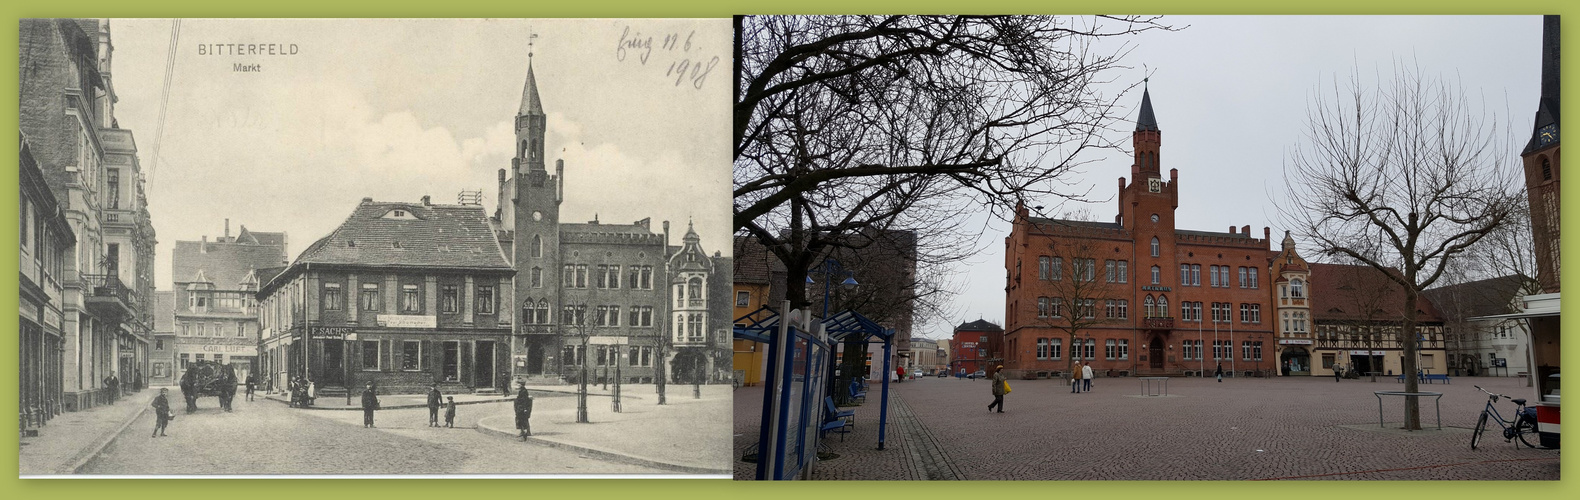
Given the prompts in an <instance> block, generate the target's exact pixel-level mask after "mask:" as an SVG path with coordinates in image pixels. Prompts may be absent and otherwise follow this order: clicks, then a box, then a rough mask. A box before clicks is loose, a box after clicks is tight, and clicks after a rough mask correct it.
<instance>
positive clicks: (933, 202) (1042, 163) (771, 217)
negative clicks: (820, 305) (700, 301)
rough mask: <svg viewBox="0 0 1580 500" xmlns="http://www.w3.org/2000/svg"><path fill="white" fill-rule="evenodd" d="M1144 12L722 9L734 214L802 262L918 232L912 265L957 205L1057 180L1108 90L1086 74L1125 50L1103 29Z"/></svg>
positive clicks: (795, 284)
mask: <svg viewBox="0 0 1580 500" xmlns="http://www.w3.org/2000/svg"><path fill="white" fill-rule="evenodd" d="M1155 21H1156V18H1154V17H1096V18H1065V17H1029V16H762V17H757V16H753V17H737V18H736V19H735V27H736V29H735V33H736V39H735V50H736V58H735V61H736V67H735V77H736V78H735V80H736V94H735V121H734V134H735V151H734V152H735V183H734V187H735V193H734V196H735V228H736V230H738V231H743V232H745V233H747V234H750V235H752V236H754V237H756V238H757V239H758V240H760V241H761V242H762V243H763V244H764V245H765V246H767V247H768V248H769V250H770V251H772V252H773V253H774V255H775V256H777V257H778V258H779V259H780V260H781V261H782V262H783V263H784V264H785V267H786V269H787V279H786V283H785V285H786V297H787V298H788V299H789V300H790V301H791V302H792V305H793V306H794V307H804V306H806V305H808V303H809V302H808V301H807V296H808V294H807V291H806V283H805V280H804V279H803V278H802V277H803V276H805V275H806V270H807V269H809V268H810V267H812V266H815V265H817V264H818V262H819V259H820V258H821V257H822V256H823V255H825V254H826V253H825V250H826V249H827V248H829V247H838V246H846V245H848V244H849V243H850V242H851V241H852V239H851V238H848V237H847V236H848V235H850V234H853V233H856V232H859V231H860V230H862V229H864V228H876V229H881V230H911V231H916V232H917V233H918V234H919V236H920V237H919V238H918V241H917V244H916V247H917V262H918V266H919V267H922V268H925V267H927V266H930V265H935V264H941V263H948V262H953V261H956V260H958V259H960V258H963V257H964V256H966V255H969V254H970V253H972V252H974V247H975V245H977V240H978V236H979V235H980V231H975V232H973V231H971V228H968V227H965V225H964V224H963V223H962V221H964V220H965V214H968V213H970V212H972V211H974V210H972V209H973V208H974V207H980V206H997V207H1001V208H1002V207H1007V206H1010V205H1012V204H1013V202H1014V200H1016V199H1021V198H1026V197H1032V196H1037V195H1052V196H1055V197H1064V198H1071V199H1080V198H1081V197H1082V196H1084V195H1085V192H1082V191H1081V190H1080V189H1078V188H1071V187H1069V186H1067V185H1065V184H1063V183H1062V182H1061V181H1062V180H1063V179H1064V178H1066V177H1067V174H1070V173H1072V172H1074V171H1075V169H1077V168H1078V167H1079V166H1081V165H1082V164H1084V163H1085V162H1086V161H1089V160H1088V159H1087V157H1088V155H1087V154H1086V153H1087V152H1089V151H1092V150H1095V149H1103V148H1118V147H1120V145H1119V144H1116V143H1113V142H1111V141H1108V140H1105V139H1104V138H1103V134H1102V133H1103V132H1105V131H1107V128H1108V127H1109V126H1110V124H1112V123H1113V122H1115V121H1116V120H1118V119H1120V116H1119V110H1120V108H1119V107H1118V106H1117V105H1116V102H1117V99H1118V98H1119V97H1120V96H1121V95H1122V92H1121V93H1120V94H1121V95H1106V94H1104V93H1103V92H1102V91H1101V88H1100V87H1101V85H1102V84H1105V83H1108V82H1106V81H1105V80H1104V78H1108V75H1109V74H1110V73H1111V72H1113V71H1114V70H1118V69H1121V68H1122V66H1120V64H1119V63H1120V59H1121V58H1122V56H1123V55H1124V54H1125V53H1127V52H1128V48H1127V47H1124V46H1121V47H1119V48H1117V49H1115V50H1113V51H1112V52H1103V51H1099V50H1096V49H1094V47H1093V45H1094V43H1095V41H1097V40H1099V39H1102V38H1105V37H1118V36H1124V35H1131V34H1135V33H1139V32H1143V31H1147V30H1152V29H1170V28H1168V27H1165V26H1161V25H1159V24H1157V23H1156V22H1155Z"/></svg>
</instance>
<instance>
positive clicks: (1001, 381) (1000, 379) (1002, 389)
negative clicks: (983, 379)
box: [988, 365, 1009, 413]
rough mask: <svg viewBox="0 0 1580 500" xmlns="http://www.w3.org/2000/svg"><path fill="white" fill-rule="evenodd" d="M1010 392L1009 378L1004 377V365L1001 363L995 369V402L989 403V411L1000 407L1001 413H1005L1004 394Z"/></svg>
mask: <svg viewBox="0 0 1580 500" xmlns="http://www.w3.org/2000/svg"><path fill="white" fill-rule="evenodd" d="M1008 393H1009V380H1007V379H1005V378H1004V365H999V366H998V369H996V370H993V402H992V403H988V411H993V407H995V406H997V407H998V412H999V413H1004V395H1005V394H1008Z"/></svg>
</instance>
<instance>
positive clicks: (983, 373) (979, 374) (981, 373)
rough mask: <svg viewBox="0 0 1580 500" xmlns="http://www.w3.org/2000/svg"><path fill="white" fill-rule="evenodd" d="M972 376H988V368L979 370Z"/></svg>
mask: <svg viewBox="0 0 1580 500" xmlns="http://www.w3.org/2000/svg"><path fill="white" fill-rule="evenodd" d="M971 377H972V378H987V370H977V372H976V373H973V374H971Z"/></svg>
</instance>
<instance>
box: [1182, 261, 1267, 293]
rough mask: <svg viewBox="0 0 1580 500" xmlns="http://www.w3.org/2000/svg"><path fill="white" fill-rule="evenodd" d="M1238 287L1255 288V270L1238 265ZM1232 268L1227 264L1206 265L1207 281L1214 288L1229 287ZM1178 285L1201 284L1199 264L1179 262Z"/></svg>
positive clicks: (1231, 280)
mask: <svg viewBox="0 0 1580 500" xmlns="http://www.w3.org/2000/svg"><path fill="white" fill-rule="evenodd" d="M1238 270H1239V276H1240V283H1239V284H1240V288H1257V287H1258V284H1257V277H1256V276H1257V272H1256V271H1257V270H1256V268H1254V267H1240V268H1238ZM1233 271H1234V269H1231V268H1230V267H1229V266H1207V283H1208V285H1210V286H1212V287H1214V288H1230V285H1231V283H1233V277H1234V273H1233ZM1180 286H1201V264H1180Z"/></svg>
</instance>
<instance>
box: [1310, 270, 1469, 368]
mask: <svg viewBox="0 0 1580 500" xmlns="http://www.w3.org/2000/svg"><path fill="white" fill-rule="evenodd" d="M1390 272H1392V273H1395V274H1397V273H1398V271H1392V270H1390ZM1309 293H1310V296H1311V331H1312V332H1314V334H1315V336H1314V354H1313V356H1314V358H1313V361H1314V362H1315V363H1316V367H1315V369H1312V370H1310V373H1311V374H1312V375H1317V376H1332V375H1333V371H1332V367H1333V365H1334V364H1335V363H1338V364H1343V365H1344V367H1345V368H1346V369H1347V370H1352V371H1355V372H1358V373H1363V374H1364V373H1368V372H1379V373H1380V374H1383V375H1388V374H1398V373H1400V370H1401V367H1402V366H1404V357H1403V356H1404V345H1403V339H1402V338H1400V331H1399V328H1400V326H1401V323H1402V319H1403V317H1404V309H1403V308H1404V304H1401V303H1400V302H1402V300H1401V297H1404V288H1403V287H1402V286H1401V285H1399V284H1398V283H1397V282H1395V281H1394V280H1393V279H1391V278H1389V277H1388V276H1387V275H1386V274H1384V273H1383V272H1382V271H1379V270H1377V268H1374V267H1371V266H1368V265H1348V264H1322V263H1315V264H1311V283H1310V291H1309ZM1415 308H1416V325H1415V331H1416V336H1417V338H1418V339H1419V343H1418V344H1417V345H1418V346H1419V352H1418V353H1417V355H1418V356H1419V359H1418V360H1417V365H1416V366H1418V367H1420V369H1422V370H1424V371H1425V372H1426V373H1437V374H1442V373H1447V369H1448V359H1447V358H1448V350H1447V348H1446V344H1445V342H1444V330H1443V316H1442V315H1441V314H1439V313H1438V311H1437V308H1436V307H1433V306H1432V302H1431V301H1429V300H1427V298H1426V296H1425V295H1423V296H1421V297H1419V298H1418V299H1417V300H1416V304H1415ZM1297 368H1305V367H1298V366H1297V367H1288V366H1283V367H1280V370H1283V371H1296V369H1297Z"/></svg>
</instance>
